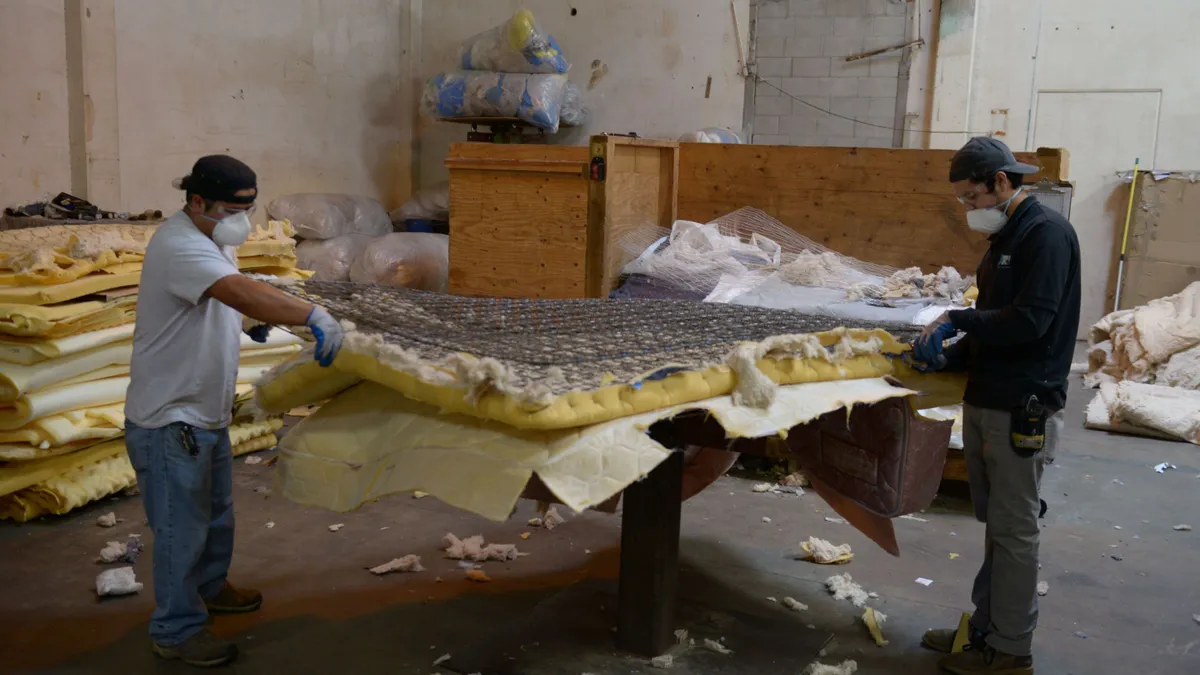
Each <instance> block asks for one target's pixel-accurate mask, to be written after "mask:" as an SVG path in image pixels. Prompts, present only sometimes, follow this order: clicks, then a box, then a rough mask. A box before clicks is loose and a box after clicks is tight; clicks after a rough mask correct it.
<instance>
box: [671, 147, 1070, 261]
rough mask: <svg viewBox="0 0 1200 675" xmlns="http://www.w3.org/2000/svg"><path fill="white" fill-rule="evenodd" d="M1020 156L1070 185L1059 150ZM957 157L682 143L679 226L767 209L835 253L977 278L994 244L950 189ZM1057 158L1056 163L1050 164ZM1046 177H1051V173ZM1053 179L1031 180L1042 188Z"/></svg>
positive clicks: (935, 153) (939, 152)
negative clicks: (970, 223) (971, 224)
mask: <svg viewBox="0 0 1200 675" xmlns="http://www.w3.org/2000/svg"><path fill="white" fill-rule="evenodd" d="M1042 152H1043V153H1045V155H1044V156H1043V157H1042V158H1040V159H1039V156H1038V155H1036V154H1035V153H1017V159H1018V160H1020V161H1022V162H1028V163H1031V164H1037V165H1039V166H1048V167H1049V168H1050V175H1051V176H1052V177H1054V178H1056V179H1062V178H1063V176H1062V174H1063V173H1064V172H1065V167H1066V162H1065V160H1063V161H1057V162H1054V161H1052V160H1053V159H1058V158H1059V157H1060V155H1059V154H1057V153H1058V152H1059V151H1057V150H1054V149H1046V150H1043V151H1042ZM953 155H954V151H952V150H893V149H879V148H824V147H801V146H766V145H719V144H707V143H681V144H680V151H679V217H680V218H681V219H684V220H694V221H698V222H707V221H710V220H712V219H713V218H715V217H717V216H721V215H724V214H726V213H730V212H732V211H736V210H737V209H740V208H742V207H745V206H752V207H755V208H759V209H762V210H763V211H765V212H767V213H768V214H770V215H772V216H774V217H775V218H778V219H779V220H780V221H782V222H783V224H785V225H787V226H788V227H791V228H793V229H795V230H796V231H797V232H799V233H800V234H803V235H805V236H807V237H809V238H811V239H813V240H815V241H817V242H819V243H821V244H823V245H825V246H828V247H829V248H831V249H833V250H835V251H837V252H838V253H843V254H845V255H849V256H853V257H855V258H859V259H860V260H864V261H867V262H873V263H880V264H884V265H891V266H893V267H901V268H903V267H911V266H914V265H916V266H919V267H921V268H922V269H923V270H924V271H926V272H934V271H937V269H939V268H940V267H942V266H945V265H951V266H954V267H956V268H958V269H959V271H961V272H963V273H968V272H972V273H973V272H974V270H975V268H976V267H977V266H978V264H979V260H980V258H982V256H983V253H984V251H986V250H987V238H986V237H984V236H983V235H980V234H977V233H974V232H971V231H970V230H969V229H967V224H966V216H965V214H964V211H963V208H962V205H961V204H959V203H958V200H957V199H956V198H955V196H954V191H953V189H952V188H951V186H950V183H949V181H948V175H947V174H948V173H949V167H950V158H951V157H952V156H953ZM1048 158H1049V159H1048ZM1043 173H1045V171H1044V172H1043ZM1042 177H1043V174H1038V175H1036V176H1033V177H1031V178H1032V180H1033V181H1037V180H1041V178H1042Z"/></svg>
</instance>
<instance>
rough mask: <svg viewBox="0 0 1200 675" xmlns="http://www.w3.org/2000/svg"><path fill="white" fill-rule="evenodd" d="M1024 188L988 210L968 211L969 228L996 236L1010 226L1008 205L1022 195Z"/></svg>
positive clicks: (1018, 189) (1020, 188)
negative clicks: (1006, 226) (1007, 225)
mask: <svg viewBox="0 0 1200 675" xmlns="http://www.w3.org/2000/svg"><path fill="white" fill-rule="evenodd" d="M1024 189H1025V188H1024V187H1019V188H1017V191H1016V192H1014V193H1013V196H1011V197H1009V198H1008V199H1006V200H1004V201H1003V202H1001V203H999V204H997V205H995V206H993V207H991V208H987V209H974V210H971V211H967V227H969V228H971V229H972V230H975V231H976V232H982V233H984V234H995V233H997V232H999V231H1000V230H1002V229H1004V226H1005V225H1006V224H1008V205H1009V204H1011V203H1012V200H1014V199H1016V198H1017V195H1019V194H1021V190H1024Z"/></svg>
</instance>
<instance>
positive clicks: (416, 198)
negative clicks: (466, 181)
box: [389, 183, 450, 224]
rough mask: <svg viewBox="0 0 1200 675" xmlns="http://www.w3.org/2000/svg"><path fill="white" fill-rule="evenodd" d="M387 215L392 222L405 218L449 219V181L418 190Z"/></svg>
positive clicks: (400, 221)
mask: <svg viewBox="0 0 1200 675" xmlns="http://www.w3.org/2000/svg"><path fill="white" fill-rule="evenodd" d="M389 215H390V216H391V218H392V223H393V224H395V223H403V222H404V221H406V220H450V183H439V184H437V185H434V186H432V187H427V188H424V189H422V190H418V191H417V193H416V194H415V195H413V196H412V198H410V199H409V200H408V201H406V202H404V204H402V205H401V206H400V208H397V209H394V210H393V211H392V212H391V213H390V214H389Z"/></svg>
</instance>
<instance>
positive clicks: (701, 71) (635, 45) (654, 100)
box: [417, 0, 749, 185]
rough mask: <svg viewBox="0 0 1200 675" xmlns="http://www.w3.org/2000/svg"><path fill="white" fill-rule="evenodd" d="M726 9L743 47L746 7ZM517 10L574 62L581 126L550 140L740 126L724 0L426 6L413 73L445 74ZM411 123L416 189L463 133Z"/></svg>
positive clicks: (739, 88) (474, 0) (459, 0)
mask: <svg viewBox="0 0 1200 675" xmlns="http://www.w3.org/2000/svg"><path fill="white" fill-rule="evenodd" d="M734 4H735V6H736V7H737V12H738V17H739V22H740V29H741V32H742V44H743V45H744V46H746V45H748V38H747V35H748V31H749V0H736V2H735V3H734ZM521 7H526V8H528V9H530V10H532V11H533V13H534V15H535V16H536V17H537V19H538V21H539V22H540V23H541V25H542V26H543V28H545V29H546V30H547V31H549V32H550V33H551V34H553V35H554V37H555V39H556V40H557V41H558V44H559V45H560V46H561V47H562V49H563V51H564V52H565V54H566V56H567V58H568V59H569V60H570V62H571V64H572V66H571V72H570V79H571V81H572V82H573V83H575V84H576V85H579V86H580V88H581V89H582V91H583V95H584V99H585V105H586V106H587V107H588V108H590V110H591V119H590V121H589V122H588V123H587V124H586V125H585V126H583V127H579V128H573V129H568V128H563V129H562V130H560V132H559V133H558V134H557V135H556V136H555V137H554V139H553V142H554V143H559V144H568V145H582V144H584V143H586V140H587V137H588V136H589V135H590V134H593V133H600V132H616V133H626V132H630V131H634V132H637V133H638V134H641V135H643V136H647V137H657V138H677V137H678V136H679V135H680V134H683V133H685V132H688V131H695V130H698V129H701V128H704V127H710V126H713V127H727V128H731V129H734V130H740V129H741V128H742V111H743V107H744V102H745V92H746V89H745V80H744V79H743V78H742V77H741V76H739V75H738V55H737V48H736V44H737V43H736V40H735V38H734V23H733V16H732V13H731V12H730V9H729V2H728V1H727V0H657V1H656V2H646V1H645V0H573V1H572V2H569V3H568V2H562V1H561V0H488V2H486V3H485V2H479V0H439V1H438V2H425V3H424V7H423V16H422V27H423V29H422V31H421V37H420V44H421V64H422V65H421V68H420V72H421V73H422V74H423V75H425V76H430V75H433V74H436V73H438V72H442V71H445V70H450V69H453V68H454V67H455V64H456V63H457V62H458V54H459V44H460V43H461V42H462V41H463V40H465V39H466V38H468V37H470V36H472V35H474V34H476V33H479V32H481V31H484V30H487V29H489V28H491V27H492V26H495V25H497V24H500V23H501V22H503V21H505V20H506V19H507V18H508V17H510V16H511V15H512V13H513V12H514V11H516V10H517V9H520V8H521ZM572 11H574V12H575V14H574V15H572ZM593 66H596V68H597V69H607V74H605V75H603V76H600V77H597V78H593V72H594V70H595V69H594V68H593ZM709 77H711V78H712V85H711V87H709V85H708V78H709ZM593 80H594V86H591V83H592V81H593ZM706 89H707V96H706ZM418 124H419V132H418V141H417V143H418V146H419V153H420V168H419V171H420V178H419V182H420V183H421V184H422V185H431V184H434V183H437V182H439V181H444V180H446V170H445V168H444V167H443V165H442V161H443V160H444V159H445V156H446V151H447V149H448V146H449V144H450V143H451V142H455V141H463V140H465V139H466V132H467V129H468V128H467V127H465V126H463V125H459V124H451V123H447V122H436V121H432V120H429V119H427V118H424V117H422V118H420V120H419V121H418Z"/></svg>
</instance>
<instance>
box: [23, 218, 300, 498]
mask: <svg viewBox="0 0 1200 675" xmlns="http://www.w3.org/2000/svg"><path fill="white" fill-rule="evenodd" d="M153 233H154V226H153V225H140V224H139V225H132V224H91V225H54V226H47V227H40V228H31V229H25V230H13V231H8V232H2V233H0V251H3V253H0V518H11V519H15V520H20V521H25V520H29V519H31V518H35V517H37V516H40V515H44V514H47V513H54V514H61V513H66V512H67V511H69V510H71V509H73V508H76V507H78V506H82V505H83V504H86V503H88V502H90V501H92V500H95V499H99V498H102V497H104V496H107V495H110V494H113V493H114V492H117V491H119V490H122V489H124V488H127V487H130V486H132V485H133V484H134V482H135V479H134V473H133V468H132V467H131V466H130V464H129V460H128V459H127V457H126V455H125V446H124V440H123V438H122V433H123V432H122V427H123V425H124V401H125V390H126V388H127V387H128V385H129V360H130V356H131V353H132V350H133V328H134V323H133V322H134V312H135V309H136V306H137V284H138V280H139V278H140V275H141V267H142V262H143V259H144V255H145V250H146V244H147V243H148V242H149V240H150V237H151V235H152V234H153ZM295 262H296V257H295V241H294V240H293V239H292V238H291V227H290V225H289V224H288V223H286V222H283V221H280V222H272V223H270V224H269V225H268V226H267V227H260V228H258V229H257V230H256V231H255V233H254V235H253V236H252V237H251V239H250V240H249V241H247V242H246V244H245V245H243V246H242V247H241V248H239V250H238V266H239V268H241V269H243V270H247V271H253V272H255V273H258V274H266V275H270V276H272V277H276V278H290V279H298V278H303V277H304V276H305V275H304V274H303V273H302V272H301V271H298V270H296V269H295ZM277 333H278V332H277ZM299 350H300V340H299V339H298V338H296V337H294V336H291V335H287V334H276V335H273V336H272V338H271V339H270V340H268V342H267V343H266V344H258V343H255V342H253V341H251V340H250V339H249V338H244V339H243V342H242V359H241V362H240V367H239V371H238V382H239V388H240V389H243V388H244V391H242V393H243V394H247V395H248V394H249V393H250V389H251V386H252V383H253V382H254V381H255V380H257V379H258V378H259V377H260V376H261V375H262V374H264V373H265V372H267V371H269V370H270V369H271V368H272V367H273V366H274V365H276V364H278V363H279V362H280V361H282V360H284V359H286V358H288V357H289V356H291V355H293V354H295V353H296V352H298V351H299ZM279 426H281V423H280V422H278V420H276V421H275V422H270V421H268V422H266V423H260V424H255V425H249V426H246V427H245V429H244V430H243V431H241V432H239V434H240V436H239V438H240V440H241V441H242V442H243V443H251V442H253V441H255V440H257V439H263V438H267V437H270V440H271V443H272V444H273V442H274V439H273V436H272V434H273V432H274V431H275V429H277V428H278V427H279ZM242 436H244V438H243V437H242ZM257 442H258V444H259V445H261V444H262V443H265V442H266V441H265V440H258V441H257ZM244 447H250V445H245V446H244ZM267 447H269V446H267ZM247 451H248V450H247Z"/></svg>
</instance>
